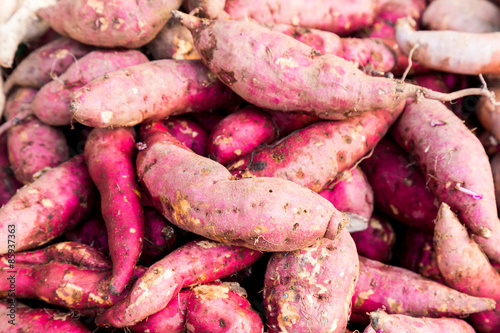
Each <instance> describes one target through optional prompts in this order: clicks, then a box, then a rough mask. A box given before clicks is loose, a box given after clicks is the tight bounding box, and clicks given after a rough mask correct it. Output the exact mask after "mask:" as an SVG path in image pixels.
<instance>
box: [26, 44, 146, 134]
mask: <svg viewBox="0 0 500 333" xmlns="http://www.w3.org/2000/svg"><path fill="white" fill-rule="evenodd" d="M145 62H149V60H148V58H147V57H146V56H145V55H144V54H142V53H141V52H139V51H135V50H129V51H111V50H103V51H93V52H90V53H88V54H87V55H85V56H83V57H82V58H80V59H79V60H78V62H75V63H74V64H72V65H71V66H70V67H69V68H68V69H67V70H66V71H65V72H64V73H63V74H62V75H61V76H60V77H59V78H58V79H57V80H53V81H51V82H49V83H47V84H46V85H44V86H43V87H42V88H41V89H40V91H39V92H38V93H37V94H36V96H35V99H34V100H33V103H32V104H31V106H32V108H33V112H34V113H35V115H36V116H37V117H38V119H40V120H41V121H43V122H44V123H45V124H48V125H54V126H62V125H70V124H71V113H69V111H68V108H69V103H70V101H71V99H70V95H71V93H73V92H75V91H77V90H78V89H80V88H81V87H83V86H84V85H86V84H87V83H89V82H90V81H92V80H93V79H95V78H97V77H100V76H103V75H105V74H107V73H110V72H114V71H116V70H118V69H120V68H124V67H129V66H133V65H138V64H142V63H145Z"/></svg>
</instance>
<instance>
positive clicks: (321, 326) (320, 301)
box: [264, 230, 359, 333]
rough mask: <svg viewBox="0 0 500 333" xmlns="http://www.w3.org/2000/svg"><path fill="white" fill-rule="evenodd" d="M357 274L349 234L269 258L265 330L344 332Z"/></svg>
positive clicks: (265, 298)
mask: <svg viewBox="0 0 500 333" xmlns="http://www.w3.org/2000/svg"><path fill="white" fill-rule="evenodd" d="M358 274H359V266H358V261H357V252H356V246H355V244H354V241H353V240H352V238H351V236H350V234H349V232H348V231H347V230H343V231H342V232H341V233H340V236H339V238H337V239H336V240H329V239H323V240H321V241H320V242H318V243H317V244H315V245H314V246H311V247H307V248H304V249H301V250H297V251H294V252H280V253H275V254H273V256H272V257H271V259H270V261H269V263H268V266H267V269H266V275H265V282H264V307H265V308H266V317H267V324H268V329H269V330H268V332H307V331H308V330H309V331H311V332H318V333H320V332H331V333H334V332H344V330H345V328H346V325H347V321H348V320H349V316H350V312H351V298H352V295H353V293H354V286H355V285H356V282H357V279H358Z"/></svg>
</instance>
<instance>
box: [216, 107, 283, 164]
mask: <svg viewBox="0 0 500 333" xmlns="http://www.w3.org/2000/svg"><path fill="white" fill-rule="evenodd" d="M277 136H278V131H277V128H276V127H275V125H274V123H273V121H272V119H271V117H270V116H269V114H267V113H266V112H264V111H263V110H261V109H259V108H256V107H254V106H247V107H244V108H242V109H240V110H238V111H236V112H234V113H231V114H229V115H228V116H227V117H225V118H224V119H222V120H221V121H220V122H219V123H218V124H217V126H216V127H215V128H214V129H213V130H212V132H211V133H210V136H209V137H208V145H207V153H208V156H209V157H210V158H212V159H213V160H215V161H217V162H219V163H220V164H223V165H226V164H228V163H229V162H231V161H232V160H235V159H237V158H238V157H240V156H245V155H247V154H249V153H251V152H252V151H253V150H254V149H255V148H257V147H258V146H260V145H263V144H267V143H271V142H273V141H274V140H275V139H276V138H277Z"/></svg>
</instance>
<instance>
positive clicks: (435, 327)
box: [363, 310, 475, 333]
mask: <svg viewBox="0 0 500 333" xmlns="http://www.w3.org/2000/svg"><path fill="white" fill-rule="evenodd" d="M370 320H371V325H370V326H369V327H367V328H366V329H365V330H364V332H363V333H377V332H383V333H400V332H407V333H442V332H447V333H475V331H474V329H473V328H472V326H470V325H469V324H468V323H467V322H466V321H465V320H463V319H458V318H414V317H410V316H405V315H390V314H387V313H385V312H384V311H382V310H377V311H375V312H371V313H370Z"/></svg>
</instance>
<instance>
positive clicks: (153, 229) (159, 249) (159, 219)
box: [140, 207, 177, 266]
mask: <svg viewBox="0 0 500 333" xmlns="http://www.w3.org/2000/svg"><path fill="white" fill-rule="evenodd" d="M176 240H177V231H176V230H175V229H174V228H173V227H172V225H171V224H170V223H169V222H168V221H167V219H165V218H164V217H163V216H162V215H161V214H160V213H159V212H158V211H157V210H156V209H154V208H151V207H144V246H143V249H142V254H141V259H140V262H141V263H143V264H145V265H148V266H149V265H152V264H154V263H155V262H157V261H158V260H160V259H161V258H163V257H164V256H166V255H167V254H168V253H169V252H171V251H172V250H173V249H174V247H175V242H176Z"/></svg>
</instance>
